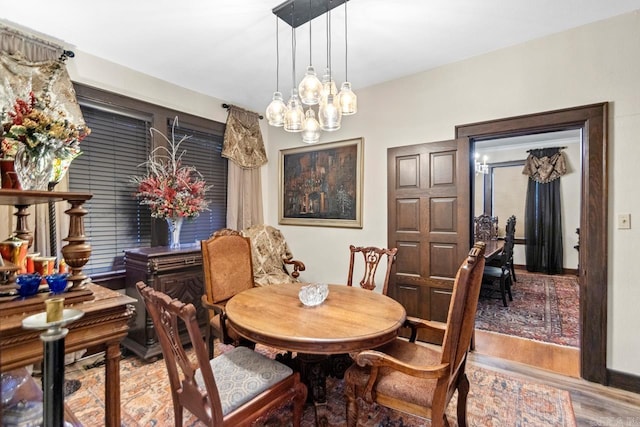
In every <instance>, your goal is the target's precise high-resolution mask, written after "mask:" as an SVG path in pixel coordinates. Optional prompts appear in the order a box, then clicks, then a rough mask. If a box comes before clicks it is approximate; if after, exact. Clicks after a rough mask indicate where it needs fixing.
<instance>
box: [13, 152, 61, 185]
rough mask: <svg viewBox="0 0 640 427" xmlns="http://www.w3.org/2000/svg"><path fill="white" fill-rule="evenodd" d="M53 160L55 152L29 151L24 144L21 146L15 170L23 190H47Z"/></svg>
mask: <svg viewBox="0 0 640 427" xmlns="http://www.w3.org/2000/svg"><path fill="white" fill-rule="evenodd" d="M53 159H54V152H53V150H38V151H35V150H27V148H26V146H25V145H24V144H19V146H18V151H17V152H16V158H15V161H14V168H15V172H16V175H17V176H18V181H19V182H20V187H22V189H23V190H47V185H48V184H49V177H50V176H51V168H52V167H53Z"/></svg>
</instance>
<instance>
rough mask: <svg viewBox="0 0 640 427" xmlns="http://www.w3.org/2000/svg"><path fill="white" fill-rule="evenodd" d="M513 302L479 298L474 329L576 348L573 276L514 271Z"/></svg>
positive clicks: (576, 302) (577, 325)
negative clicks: (504, 304) (506, 303)
mask: <svg viewBox="0 0 640 427" xmlns="http://www.w3.org/2000/svg"><path fill="white" fill-rule="evenodd" d="M516 278H517V279H518V281H517V282H515V283H514V285H513V286H512V288H511V293H512V294H513V301H509V306H508V307H504V306H503V305H502V301H501V300H500V299H490V298H483V297H481V298H480V300H479V301H478V311H477V314H476V328H477V329H482V330H485V331H490V332H498V333H501V334H506V335H515V336H517V337H521V338H527V339H532V340H537V341H542V342H547V343H552V344H559V345H565V346H570V347H579V339H580V338H579V330H580V323H579V322H580V319H579V313H580V299H579V292H580V287H579V285H578V278H577V277H576V276H573V275H544V274H533V273H529V272H522V271H516Z"/></svg>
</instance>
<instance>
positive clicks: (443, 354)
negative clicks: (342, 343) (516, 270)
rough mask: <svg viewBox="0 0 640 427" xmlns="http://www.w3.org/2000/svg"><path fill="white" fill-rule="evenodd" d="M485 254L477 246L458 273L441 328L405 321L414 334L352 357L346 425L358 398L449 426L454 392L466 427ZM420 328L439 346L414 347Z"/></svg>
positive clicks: (415, 320) (356, 408)
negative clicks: (469, 355) (430, 333)
mask: <svg viewBox="0 0 640 427" xmlns="http://www.w3.org/2000/svg"><path fill="white" fill-rule="evenodd" d="M484 250H485V243H484V242H477V243H476V244H475V245H474V246H473V248H472V249H471V251H470V252H469V255H468V257H467V259H466V260H465V261H464V262H463V263H462V265H461V266H460V268H459V269H458V272H457V274H456V278H455V281H454V283H453V293H452V295H451V303H450V304H449V314H448V317H447V323H446V324H444V326H443V325H442V324H440V323H435V322H431V321H427V320H422V319H418V318H413V317H409V318H407V326H409V327H411V329H412V333H411V338H410V339H409V340H408V341H407V340H406V339H404V338H396V339H395V340H394V341H392V342H391V343H389V344H386V345H384V346H382V347H378V348H376V349H374V350H366V351H362V352H360V353H357V354H355V355H354V356H353V357H354V360H355V362H356V363H354V364H353V365H352V366H351V367H349V369H347V371H346V372H345V396H346V400H347V405H346V406H347V426H349V427H355V426H356V424H357V421H358V416H359V413H358V411H359V406H360V405H358V403H357V401H356V399H357V398H361V399H364V401H366V402H368V403H373V402H376V403H377V404H379V405H382V406H386V407H388V408H392V409H395V410H398V411H402V412H406V413H410V414H414V415H417V416H419V417H423V418H430V419H431V425H432V426H434V427H438V426H448V425H449V422H448V419H447V416H446V414H445V410H446V408H447V406H448V404H449V401H450V400H451V398H452V396H453V394H454V392H455V391H457V392H458V405H457V406H458V407H457V418H458V425H459V426H466V425H467V421H466V413H467V394H468V393H469V380H468V379H467V375H466V374H465V366H466V361H467V352H468V350H469V344H470V342H471V335H472V333H473V330H474V323H475V322H474V320H475V315H476V308H477V305H478V295H479V292H480V285H481V280H482V271H483V269H484V263H485V261H484ZM420 328H426V329H430V330H433V331H435V332H436V334H437V335H438V336H439V337H441V339H442V346H441V347H437V346H425V345H422V344H418V343H416V342H415V340H416V337H417V331H418V329H420Z"/></svg>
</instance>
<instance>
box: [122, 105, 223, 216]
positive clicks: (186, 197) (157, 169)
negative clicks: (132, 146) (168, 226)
mask: <svg viewBox="0 0 640 427" xmlns="http://www.w3.org/2000/svg"><path fill="white" fill-rule="evenodd" d="M177 122H178V118H177V117H176V118H175V119H174V121H173V126H172V130H171V140H169V139H168V138H167V137H166V136H165V135H164V134H163V133H162V132H160V131H158V130H157V129H154V128H151V133H152V135H153V133H154V132H156V133H158V134H160V135H161V136H162V137H163V138H164V139H165V141H167V147H164V146H159V147H157V148H156V149H154V150H153V151H152V152H151V153H150V155H149V159H148V160H147V161H146V162H144V163H142V164H141V165H140V166H143V165H144V166H146V168H147V174H146V175H144V176H142V177H133V178H132V181H133V182H134V183H135V184H137V186H138V188H137V192H136V193H135V196H136V197H138V198H140V199H141V201H140V204H142V205H147V206H149V209H150V210H151V216H152V217H154V218H162V219H179V218H195V217H197V216H198V215H200V212H202V211H204V210H206V209H207V207H208V206H209V202H208V201H207V200H206V199H205V193H206V191H207V190H208V189H209V188H210V186H207V185H206V182H205V181H204V179H202V175H200V173H199V172H198V171H197V170H196V168H195V167H194V166H183V165H182V163H181V160H182V156H183V155H184V153H185V151H182V152H179V150H180V144H182V143H183V142H184V141H185V140H187V139H188V138H189V137H188V136H184V137H183V138H182V139H180V141H178V142H176V141H175V126H176V125H177Z"/></svg>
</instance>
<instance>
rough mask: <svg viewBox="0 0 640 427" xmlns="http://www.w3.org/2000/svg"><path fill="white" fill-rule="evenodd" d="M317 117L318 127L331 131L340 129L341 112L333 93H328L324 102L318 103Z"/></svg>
mask: <svg viewBox="0 0 640 427" xmlns="http://www.w3.org/2000/svg"><path fill="white" fill-rule="evenodd" d="M318 119H319V120H318V121H319V122H320V128H321V129H322V130H324V131H327V132H332V131H336V130H338V129H340V124H341V120H342V113H341V112H340V108H339V106H338V103H337V102H336V100H335V98H334V96H333V94H331V93H329V95H328V96H327V100H326V102H321V103H320V110H318Z"/></svg>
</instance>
